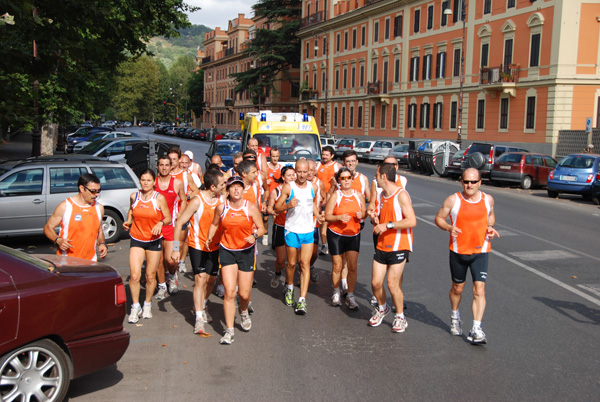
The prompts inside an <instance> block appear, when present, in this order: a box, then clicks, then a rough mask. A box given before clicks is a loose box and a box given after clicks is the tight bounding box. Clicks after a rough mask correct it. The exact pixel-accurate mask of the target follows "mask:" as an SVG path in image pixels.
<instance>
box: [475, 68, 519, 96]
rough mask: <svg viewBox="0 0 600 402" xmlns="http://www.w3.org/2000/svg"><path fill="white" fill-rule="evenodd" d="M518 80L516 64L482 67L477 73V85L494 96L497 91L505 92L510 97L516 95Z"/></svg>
mask: <svg viewBox="0 0 600 402" xmlns="http://www.w3.org/2000/svg"><path fill="white" fill-rule="evenodd" d="M518 81H519V65H518V64H509V65H500V66H498V67H482V68H481V70H480V74H479V86H481V87H482V88H483V89H485V90H486V91H487V92H488V93H489V94H490V95H491V96H492V97H494V98H495V97H496V94H497V92H502V93H507V94H509V95H510V96H512V97H515V96H517V88H516V86H517V82H518Z"/></svg>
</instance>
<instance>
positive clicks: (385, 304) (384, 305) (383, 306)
mask: <svg viewBox="0 0 600 402" xmlns="http://www.w3.org/2000/svg"><path fill="white" fill-rule="evenodd" d="M386 308H387V303H383V304H380V305H379V311H385V309H386Z"/></svg>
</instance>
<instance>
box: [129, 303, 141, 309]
mask: <svg viewBox="0 0 600 402" xmlns="http://www.w3.org/2000/svg"><path fill="white" fill-rule="evenodd" d="M131 308H132V309H133V308H140V303H133V304H132V305H131Z"/></svg>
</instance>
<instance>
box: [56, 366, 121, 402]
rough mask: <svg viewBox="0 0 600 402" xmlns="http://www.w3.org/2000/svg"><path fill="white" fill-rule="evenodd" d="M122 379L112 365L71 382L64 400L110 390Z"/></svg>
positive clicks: (115, 367)
mask: <svg viewBox="0 0 600 402" xmlns="http://www.w3.org/2000/svg"><path fill="white" fill-rule="evenodd" d="M122 379H123V373H121V372H120V371H119V370H118V368H117V365H116V364H113V365H112V366H110V367H106V368H104V369H102V370H100V371H96V372H94V373H91V374H88V375H85V376H83V377H79V378H76V379H74V380H73V381H71V385H70V386H69V393H68V394H67V399H66V400H68V399H69V398H77V397H80V396H82V395H87V394H92V393H94V392H97V391H100V390H102V389H106V388H110V387H112V386H114V385H116V384H118V383H119V382H121V380H122Z"/></svg>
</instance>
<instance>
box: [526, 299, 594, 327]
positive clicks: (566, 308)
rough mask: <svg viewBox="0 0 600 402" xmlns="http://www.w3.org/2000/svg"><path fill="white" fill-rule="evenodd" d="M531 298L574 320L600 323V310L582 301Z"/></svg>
mask: <svg viewBox="0 0 600 402" xmlns="http://www.w3.org/2000/svg"><path fill="white" fill-rule="evenodd" d="M533 300H537V301H539V302H541V303H544V304H545V305H546V306H548V307H550V308H552V309H554V310H556V311H557V312H559V313H560V314H562V315H564V316H565V317H569V318H570V319H572V320H573V321H575V322H580V323H582V324H592V325H600V310H596V309H593V308H589V307H588V306H586V305H584V304H582V303H575V302H568V301H562V300H552V299H548V298H546V297H534V298H533Z"/></svg>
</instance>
